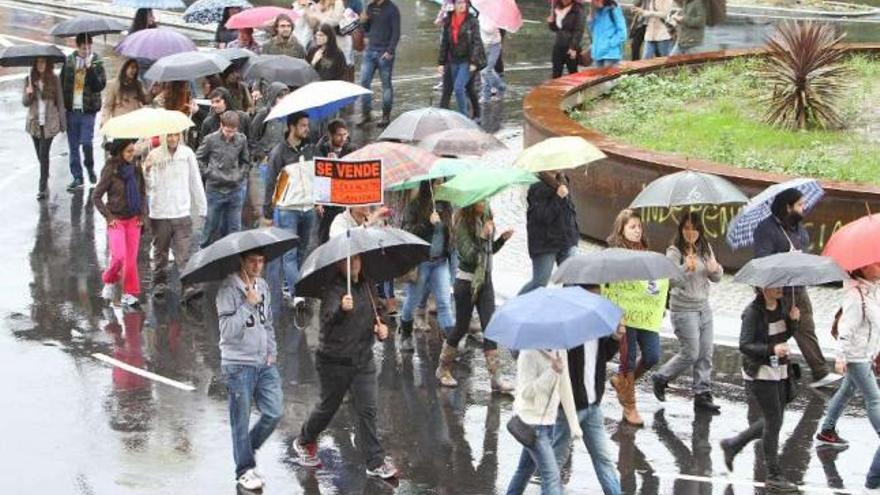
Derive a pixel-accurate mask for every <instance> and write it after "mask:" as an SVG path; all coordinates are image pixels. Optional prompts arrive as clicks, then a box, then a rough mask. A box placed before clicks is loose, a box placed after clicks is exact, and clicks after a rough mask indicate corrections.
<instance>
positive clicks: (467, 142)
mask: <svg viewBox="0 0 880 495" xmlns="http://www.w3.org/2000/svg"><path fill="white" fill-rule="evenodd" d="M419 148H422V149H425V150H428V151H430V152H431V153H434V154H435V155H438V156H483V155H484V154H486V153H487V152H489V151H498V150H504V149H507V146H504V143H502V142H501V141H499V140H498V138H496V137H495V136H493V135H491V134H489V133H488V132H484V131H482V130H481V129H448V130H445V131H440V132H435V133H434V134H431V135H430V136H428V137H426V138H425V139H423V140H422V141H421V142H420V143H419Z"/></svg>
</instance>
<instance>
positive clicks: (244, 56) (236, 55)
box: [213, 48, 257, 62]
mask: <svg viewBox="0 0 880 495" xmlns="http://www.w3.org/2000/svg"><path fill="white" fill-rule="evenodd" d="M213 53H216V54H217V55H220V56H221V57H223V58H225V59H226V60H229V61H230V62H241V61H247V60H250V59H251V58H253V57H256V56H257V54H256V53H254V52H252V51H250V50H248V49H246V48H221V49H219V50H214V51H213Z"/></svg>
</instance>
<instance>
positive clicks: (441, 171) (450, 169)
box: [386, 158, 480, 191]
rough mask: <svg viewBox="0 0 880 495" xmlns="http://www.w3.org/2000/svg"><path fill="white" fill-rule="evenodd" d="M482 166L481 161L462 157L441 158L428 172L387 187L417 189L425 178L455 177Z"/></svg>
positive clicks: (396, 189) (390, 189) (394, 189)
mask: <svg viewBox="0 0 880 495" xmlns="http://www.w3.org/2000/svg"><path fill="white" fill-rule="evenodd" d="M479 166H480V163H479V162H475V161H470V160H462V159H460V158H440V159H439V160H437V161H436V162H434V164H433V165H431V170H429V171H428V173H427V174H421V175H416V176H414V177H411V178H409V179H407V180H405V181H403V182H400V183H398V184H394V185H392V186H391V187H387V186H386V189H388V190H389V191H404V190H407V189H415V188H416V187H419V183H421V182H422V181H425V180H434V179H440V178H443V177H455V176H456V175H458V174H460V173H462V172H467V171H468V170H472V169H475V168H477V167H479Z"/></svg>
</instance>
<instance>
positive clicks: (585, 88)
mask: <svg viewBox="0 0 880 495" xmlns="http://www.w3.org/2000/svg"><path fill="white" fill-rule="evenodd" d="M848 49H849V50H850V51H853V52H869V53H876V54H880V44H876V43H873V44H854V45H848ZM761 53H762V51H761V50H724V51H717V52H708V53H700V54H694V55H682V56H677V57H669V58H667V59H662V58H661V59H652V60H640V61H636V62H624V63H622V64H621V66H620V67H618V68H610V69H586V70H584V71H582V72H578V73H576V74H571V75H569V76H566V77H562V78H559V79H554V80H550V81H547V82H545V83H544V84H542V85H540V86H538V87H536V88H535V89H533V90H532V91H531V92H529V94H528V95H527V96H526V97H525V100H523V115H524V124H523V125H524V143H523V144H524V146H529V145H532V144H534V143H537V142H539V141H542V140H543V139H546V138H548V137H553V136H581V137H583V138H585V139H587V140H588V141H590V142H592V143H593V144H595V145H597V146H598V147H599V148H600V149H602V151H603V152H605V154H606V155H608V158H607V159H605V160H602V161H599V162H596V163H594V164H593V165H591V166H589V167H587V169H586V172H584V169H578V170H577V171H574V172H572V173H571V174H570V175H571V176H572V181H573V192H572V198H573V200H574V203H575V206H576V208H577V212H578V223H579V225H580V230H581V234H583V235H585V236H587V237H589V238H592V239H597V240H604V239H605V237H606V236H607V235H608V233H609V231H610V230H611V225H612V223H613V222H614V217H615V216H616V215H617V212H619V211H620V210H621V209H623V208H626V207H627V206H629V204H630V202H632V200H633V198H635V196H636V195H637V194H638V193H639V191H641V190H642V188H643V187H644V186H645V184H647V183H649V182H651V181H652V180H654V179H656V178H658V177H660V176H663V175H666V174H671V173H675V172H679V171H681V170H685V169H690V170H698V171H704V172H710V173H714V174H718V175H722V176H724V177H726V178H727V179H728V180H730V181H731V182H733V183H734V184H736V185H737V186H738V187H739V188H740V189H742V191H743V192H744V193H746V194H747V195H749V196H753V195H754V194H756V193H757V192H759V191H761V190H763V189H764V188H766V187H767V186H769V185H771V184H774V183H777V182H781V181H784V180H786V179H789V178H790V177H788V176H785V175H781V174H772V173H766V172H760V171H756V170H748V169H743V168H736V167H731V166H727V165H721V164H718V163H714V162H709V161H706V160H689V159H686V158H682V157H677V156H673V155H670V154H665V153H658V152H653V151H648V150H644V149H639V148H635V147H632V146H627V145H625V144H622V143H618V142H616V141H614V140H613V139H611V138H609V137H608V136H605V135H604V134H601V133H599V132H597V131H595V130H593V129H589V128H586V127H584V126H582V125H581V124H579V123H578V122H575V121H574V120H572V119H570V118H569V117H568V115H567V114H566V110H567V109H569V108H572V107H574V106H577V105H578V104H579V103H581V102H582V101H584V100H585V99H589V98H592V97H595V96H596V95H598V94H600V93H601V92H603V91H604V89H605V88H604V86H606V85H605V84H603V83H608V82H609V81H613V80H614V79H616V78H617V77H619V76H620V75H622V74H639V73H647V72H651V71H656V70H662V69H667V68H670V67H678V66H686V65H697V64H704V63H712V62H719V61H724V60H729V59H731V58H734V57H742V56H754V55H760V54H761ZM741 145H743V146H748V143H741ZM822 187H823V188H824V189H825V198H824V199H823V200H822V201H821V202H820V203H819V205H818V206H817V207H816V209H815V210H813V211H812V212H811V213H810V215H809V216H808V217H807V224H806V226H807V229H808V230H809V232H810V239H811V241H812V250H813V251H814V252H819V251H821V249H822V248H823V247H824V245H825V243H826V242H827V241H828V238H829V237H830V236H831V234H832V233H833V232H834V231H835V230H836V229H838V228H840V226H842V225H844V224H846V223H847V222H850V221H852V220H855V219H856V218H859V217H861V216H863V215H865V213H866V210H865V204H866V203H867V204H869V205H870V208H871V211H872V212H877V211H880V187H876V186H870V185H862V184H853V183H847V182H831V181H822ZM738 209H739V206H709V207H705V208H703V209H702V218H703V221H704V223H705V225H706V233H707V237H708V238H709V240H710V241H711V242H712V245H713V247H714V248H715V252H716V254H717V256H718V260H719V261H720V262H721V263H722V264H724V265H725V266H727V267H732V268H736V267H739V266H741V265H742V264H744V263H745V262H746V261H748V260H749V259H751V256H752V252H751V250H750V249H742V250H739V251H735V252H734V251H732V250H731V249H730V248H729V247H728V246H727V243H726V242H724V235H725V233H726V231H727V224H728V223H729V222H730V221H731V220H732V219H733V217H734V215H735V214H736V212H737V211H738ZM679 212H680V210H678V209H672V210H668V209H665V208H646V209H644V210H642V214H643V216H644V218H645V221H646V223H647V232H648V236H649V239H650V241H651V245H652V246H653V248H654V249H657V250H663V249H665V248H666V246H668V245H669V241H670V239H672V236H673V235H674V233H675V225H676V222H677V218H678V213H679ZM878 249H880V247H878Z"/></svg>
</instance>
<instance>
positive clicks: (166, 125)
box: [101, 107, 195, 139]
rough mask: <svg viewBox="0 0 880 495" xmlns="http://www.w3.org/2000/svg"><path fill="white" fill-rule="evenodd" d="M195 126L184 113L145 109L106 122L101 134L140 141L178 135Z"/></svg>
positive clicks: (162, 109)
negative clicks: (141, 139) (154, 137)
mask: <svg viewBox="0 0 880 495" xmlns="http://www.w3.org/2000/svg"><path fill="white" fill-rule="evenodd" d="M194 125H195V124H194V123H193V121H192V120H190V119H189V117H187V116H186V115H184V114H183V113H182V112H178V111H176V110H165V109H164V108H152V107H144V108H139V109H137V110H135V111H133V112H129V113H126V114H124V115H120V116H119V117H113V118H112V119H110V120H108V121H106V122H104V124H103V125H102V126H101V132H102V133H103V134H104V135H105V136H107V137H109V138H113V139H140V138H148V137H153V136H162V135H165V134H176V133H178V132H183V131H185V130H186V129H189V128H190V127H192V126H194Z"/></svg>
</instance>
